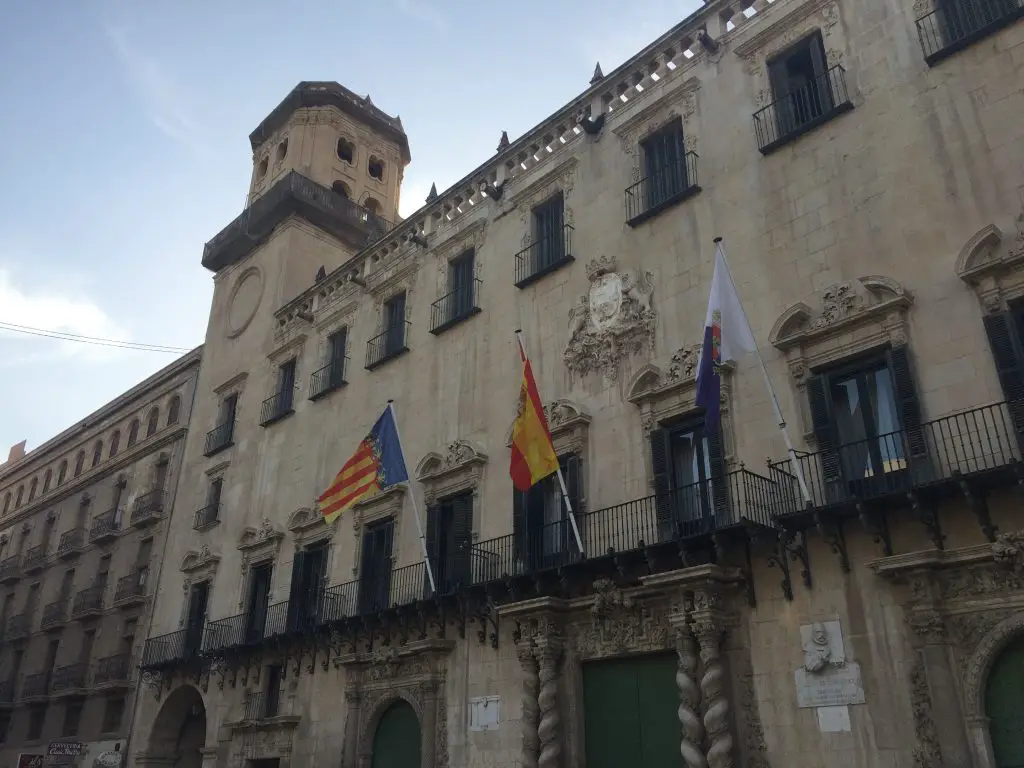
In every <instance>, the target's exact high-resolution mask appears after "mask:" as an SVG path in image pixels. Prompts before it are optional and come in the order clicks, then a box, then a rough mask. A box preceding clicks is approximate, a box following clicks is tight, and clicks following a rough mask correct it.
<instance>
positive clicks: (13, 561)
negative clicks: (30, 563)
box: [0, 555, 21, 584]
mask: <svg viewBox="0 0 1024 768" xmlns="http://www.w3.org/2000/svg"><path fill="white" fill-rule="evenodd" d="M20 578H21V555H11V556H10V557H5V558H4V559H3V560H0V582H3V583H4V584H10V583H13V582H15V581H17V580H18V579H20Z"/></svg>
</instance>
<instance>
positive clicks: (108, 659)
mask: <svg viewBox="0 0 1024 768" xmlns="http://www.w3.org/2000/svg"><path fill="white" fill-rule="evenodd" d="M132 669H133V665H132V657H131V654H128V653H119V654H117V655H115V656H105V657H103V658H102V659H99V660H97V662H96V668H95V669H94V670H93V673H92V682H93V685H111V684H114V683H127V682H130V681H131V679H132Z"/></svg>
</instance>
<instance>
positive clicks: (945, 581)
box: [938, 564, 1024, 600]
mask: <svg viewBox="0 0 1024 768" xmlns="http://www.w3.org/2000/svg"><path fill="white" fill-rule="evenodd" d="M938 584H939V594H940V596H941V598H942V599H943V600H956V599H958V598H964V597H976V596H978V595H987V594H991V593H993V592H1003V591H1016V590H1022V589H1024V574H1021V573H1018V572H1017V571H1015V570H1009V569H1007V568H1003V567H999V566H997V565H995V564H993V565H989V566H984V565H976V566H973V567H969V568H960V569H957V570H955V571H950V572H945V573H940V574H939V577H938Z"/></svg>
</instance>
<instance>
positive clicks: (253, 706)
mask: <svg viewBox="0 0 1024 768" xmlns="http://www.w3.org/2000/svg"><path fill="white" fill-rule="evenodd" d="M267 704H268V699H267V695H266V694H265V693H263V692H262V691H248V692H247V693H246V694H245V719H246V720H263V719H265V718H267V717H269V716H270V715H269V714H268V712H267Z"/></svg>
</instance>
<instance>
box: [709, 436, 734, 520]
mask: <svg viewBox="0 0 1024 768" xmlns="http://www.w3.org/2000/svg"><path fill="white" fill-rule="evenodd" d="M706 437H707V441H708V464H710V465H711V509H712V510H713V512H714V515H715V525H716V526H722V525H728V524H729V522H730V519H729V488H728V486H729V480H728V478H727V477H726V476H725V449H724V447H723V444H722V429H721V423H719V425H718V426H716V427H715V429H713V430H711V431H710V432H708V433H707V435H706Z"/></svg>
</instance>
